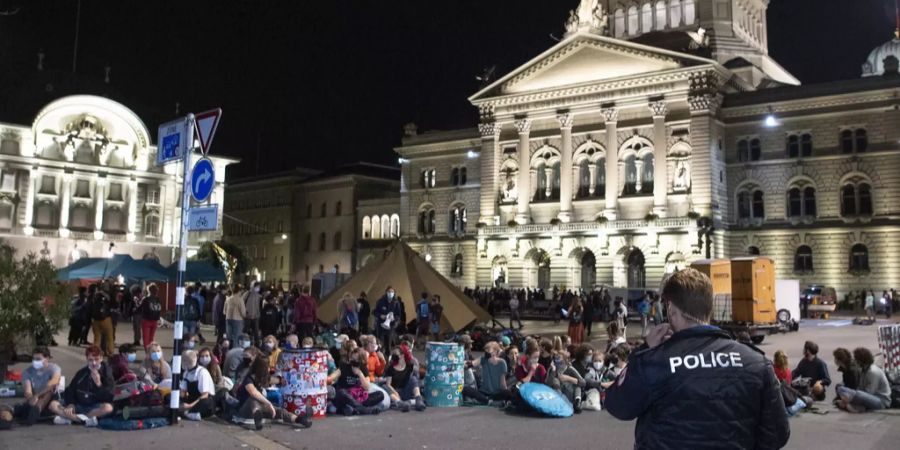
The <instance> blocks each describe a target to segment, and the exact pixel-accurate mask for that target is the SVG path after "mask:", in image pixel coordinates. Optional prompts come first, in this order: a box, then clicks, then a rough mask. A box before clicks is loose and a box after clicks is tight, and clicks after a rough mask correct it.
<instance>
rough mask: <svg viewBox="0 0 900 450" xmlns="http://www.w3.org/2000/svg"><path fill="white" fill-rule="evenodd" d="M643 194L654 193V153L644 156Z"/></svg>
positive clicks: (642, 170) (642, 169)
mask: <svg viewBox="0 0 900 450" xmlns="http://www.w3.org/2000/svg"><path fill="white" fill-rule="evenodd" d="M641 172H642V173H641V193H643V194H652V193H653V153H647V154H646V155H644V167H642V168H641Z"/></svg>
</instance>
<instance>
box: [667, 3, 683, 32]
mask: <svg viewBox="0 0 900 450" xmlns="http://www.w3.org/2000/svg"><path fill="white" fill-rule="evenodd" d="M669 25H670V26H671V27H672V28H677V27H680V26H681V0H671V1H670V2H669Z"/></svg>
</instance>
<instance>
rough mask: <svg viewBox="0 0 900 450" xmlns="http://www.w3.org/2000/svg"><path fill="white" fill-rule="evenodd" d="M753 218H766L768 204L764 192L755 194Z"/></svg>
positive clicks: (755, 192)
mask: <svg viewBox="0 0 900 450" xmlns="http://www.w3.org/2000/svg"><path fill="white" fill-rule="evenodd" d="M753 217H755V218H757V219H763V218H765V217H766V204H765V199H764V198H763V192H762V191H754V192H753Z"/></svg>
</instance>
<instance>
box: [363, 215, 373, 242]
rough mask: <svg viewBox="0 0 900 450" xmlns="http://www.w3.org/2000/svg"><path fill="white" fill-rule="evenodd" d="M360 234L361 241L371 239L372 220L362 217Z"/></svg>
mask: <svg viewBox="0 0 900 450" xmlns="http://www.w3.org/2000/svg"><path fill="white" fill-rule="evenodd" d="M362 234H363V239H369V238H371V237H372V219H369V216H366V217H363V221H362Z"/></svg>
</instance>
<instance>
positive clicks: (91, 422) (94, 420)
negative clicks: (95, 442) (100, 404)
mask: <svg viewBox="0 0 900 450" xmlns="http://www.w3.org/2000/svg"><path fill="white" fill-rule="evenodd" d="M97 423H98V422H97V418H96V417H88V418H87V420H85V421H84V426H86V427H90V428H93V427H96V426H97Z"/></svg>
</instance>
